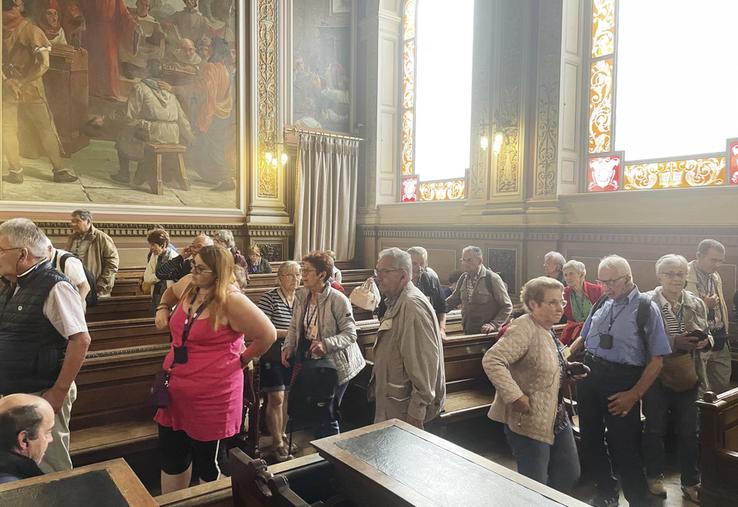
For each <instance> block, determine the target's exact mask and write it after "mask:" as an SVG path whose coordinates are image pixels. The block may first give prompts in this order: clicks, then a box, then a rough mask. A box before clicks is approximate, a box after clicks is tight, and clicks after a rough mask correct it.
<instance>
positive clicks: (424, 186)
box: [418, 178, 466, 201]
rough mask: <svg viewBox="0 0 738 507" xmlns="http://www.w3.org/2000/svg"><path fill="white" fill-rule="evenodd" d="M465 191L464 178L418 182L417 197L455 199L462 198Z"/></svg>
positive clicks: (424, 199) (434, 199) (425, 199)
mask: <svg viewBox="0 0 738 507" xmlns="http://www.w3.org/2000/svg"><path fill="white" fill-rule="evenodd" d="M465 191H466V180H465V179H464V178H458V179H453V180H442V181H427V182H420V186H419V188H418V197H419V198H420V200H421V201H455V200H458V199H463V198H464V195H465Z"/></svg>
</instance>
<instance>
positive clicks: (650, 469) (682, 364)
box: [643, 254, 711, 503]
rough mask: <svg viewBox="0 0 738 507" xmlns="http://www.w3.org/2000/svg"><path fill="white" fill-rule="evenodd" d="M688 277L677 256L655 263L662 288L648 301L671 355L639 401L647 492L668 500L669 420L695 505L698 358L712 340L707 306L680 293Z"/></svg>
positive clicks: (684, 483) (686, 491)
mask: <svg viewBox="0 0 738 507" xmlns="http://www.w3.org/2000/svg"><path fill="white" fill-rule="evenodd" d="M688 271H689V269H688V266H687V259H685V258H684V257H682V256H681V255H674V254H668V255H664V256H663V257H661V258H660V259H659V260H658V261H656V276H657V277H658V280H659V284H660V285H659V286H658V287H656V288H655V289H654V290H652V291H651V292H649V295H650V296H651V298H652V300H653V302H654V303H656V305H657V306H658V307H659V310H661V316H662V318H663V319H664V328H665V329H666V334H667V335H668V337H669V341H670V342H671V348H672V354H671V355H668V356H666V357H664V364H663V367H662V369H661V373H660V375H659V378H658V379H656V381H655V382H654V383H653V385H652V386H651V388H650V389H649V390H648V391H647V392H646V394H645V395H644V397H643V413H644V414H645V416H646V425H645V428H644V431H643V450H644V457H645V461H646V476H647V479H648V489H649V490H650V491H651V493H652V494H654V495H656V496H660V497H662V498H666V489H665V488H664V476H663V472H664V436H665V435H666V428H667V427H668V426H669V420H670V419H671V421H672V425H673V427H674V429H675V430H676V433H677V437H678V438H677V441H678V442H679V467H680V470H681V483H682V492H683V493H684V496H685V497H687V498H688V499H690V500H691V501H693V502H696V503H699V502H698V496H699V489H700V471H699V468H698V456H699V452H698V450H699V448H698V441H697V429H698V421H697V392H698V388H699V385H700V382H701V381H702V380H703V376H704V372H703V371H701V368H700V367H701V366H702V360H701V359H700V357H699V355H700V351H701V350H704V349H706V348H709V347H710V340H711V337H710V336H709V327H708V324H707V307H706V306H705V303H704V302H703V301H702V299H700V298H699V297H697V296H695V295H694V294H692V293H691V292H689V291H687V290H685V289H684V285H685V282H686V280H687V273H688Z"/></svg>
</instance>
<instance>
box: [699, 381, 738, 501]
mask: <svg viewBox="0 0 738 507" xmlns="http://www.w3.org/2000/svg"><path fill="white" fill-rule="evenodd" d="M697 406H698V407H699V415H700V470H701V472H702V491H701V492H700V503H701V505H702V506H703V507H728V506H734V505H736V499H737V498H738V481H736V478H738V388H735V389H732V390H730V391H727V392H725V393H723V394H720V395H716V394H715V393H713V392H711V391H708V392H706V393H705V395H704V396H703V398H702V399H701V400H698V401H697Z"/></svg>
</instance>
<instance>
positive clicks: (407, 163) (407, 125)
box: [401, 109, 415, 176]
mask: <svg viewBox="0 0 738 507" xmlns="http://www.w3.org/2000/svg"><path fill="white" fill-rule="evenodd" d="M414 117H415V115H414V113H413V110H412V109H408V110H406V111H405V112H403V113H402V162H401V164H402V175H403V176H409V175H411V174H413V173H414V168H413V158H414V157H413V155H414V154H413V119H414Z"/></svg>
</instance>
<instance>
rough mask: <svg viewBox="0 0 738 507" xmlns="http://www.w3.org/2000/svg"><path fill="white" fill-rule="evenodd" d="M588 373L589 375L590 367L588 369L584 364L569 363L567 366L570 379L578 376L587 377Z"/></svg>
mask: <svg viewBox="0 0 738 507" xmlns="http://www.w3.org/2000/svg"><path fill="white" fill-rule="evenodd" d="M587 373H589V367H587V366H586V365H585V364H584V363H569V364H568V365H567V366H566V374H567V375H569V376H570V377H573V376H576V375H586V374H587Z"/></svg>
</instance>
